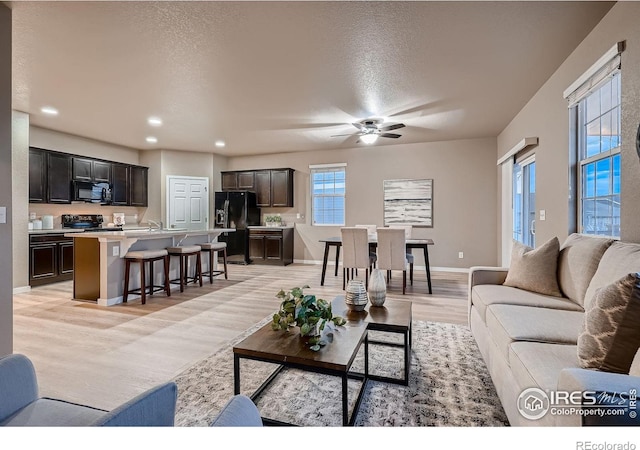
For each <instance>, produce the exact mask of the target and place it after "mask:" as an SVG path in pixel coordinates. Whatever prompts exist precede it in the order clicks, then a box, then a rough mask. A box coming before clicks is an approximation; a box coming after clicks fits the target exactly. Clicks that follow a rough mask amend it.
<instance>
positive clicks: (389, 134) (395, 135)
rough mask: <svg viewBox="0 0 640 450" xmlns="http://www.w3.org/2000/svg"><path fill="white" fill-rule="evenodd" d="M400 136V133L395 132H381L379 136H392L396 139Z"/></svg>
mask: <svg viewBox="0 0 640 450" xmlns="http://www.w3.org/2000/svg"><path fill="white" fill-rule="evenodd" d="M400 136H402V135H401V134H395V133H382V134H380V137H386V138H394V139H398V138H399V137H400Z"/></svg>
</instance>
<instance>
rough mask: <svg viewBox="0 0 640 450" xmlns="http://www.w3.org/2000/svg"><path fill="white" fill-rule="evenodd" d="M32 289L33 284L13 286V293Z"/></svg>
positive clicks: (21, 292)
mask: <svg viewBox="0 0 640 450" xmlns="http://www.w3.org/2000/svg"><path fill="white" fill-rule="evenodd" d="M30 290H31V286H20V287H16V288H13V293H14V294H23V293H25V292H29V291H30Z"/></svg>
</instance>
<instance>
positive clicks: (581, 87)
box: [564, 41, 625, 108]
mask: <svg viewBox="0 0 640 450" xmlns="http://www.w3.org/2000/svg"><path fill="white" fill-rule="evenodd" d="M624 47H625V42H624V41H621V42H618V43H617V44H616V45H614V46H613V47H611V48H610V49H609V51H608V52H607V53H605V54H604V55H602V57H601V58H600V59H599V60H598V61H596V63H595V64H593V65H592V66H591V67H590V68H589V70H587V71H586V72H585V73H583V74H582V75H581V76H580V77H579V78H578V79H577V80H576V81H574V82H573V83H572V84H571V86H569V87H568V88H567V89H566V90H565V91H564V98H565V99H567V102H568V107H569V108H572V107H574V106H575V105H576V104H578V103H579V102H580V100H582V99H583V98H585V97H586V96H587V95H588V94H589V93H590V92H592V91H594V90H595V89H596V88H598V87H600V85H601V84H602V83H603V82H604V81H605V80H607V79H608V78H609V77H610V76H612V75H613V74H615V73H616V72H617V71H618V70H619V69H620V67H621V61H622V58H621V56H620V54H621V53H622V52H623V51H624Z"/></svg>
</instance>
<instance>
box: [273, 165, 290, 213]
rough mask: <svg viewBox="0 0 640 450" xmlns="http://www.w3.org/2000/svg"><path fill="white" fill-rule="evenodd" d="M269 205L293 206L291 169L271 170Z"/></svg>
mask: <svg viewBox="0 0 640 450" xmlns="http://www.w3.org/2000/svg"><path fill="white" fill-rule="evenodd" d="M271 206H278V207H280V206H288V207H292V206H293V169H277V170H272V171H271Z"/></svg>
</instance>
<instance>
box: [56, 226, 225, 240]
mask: <svg viewBox="0 0 640 450" xmlns="http://www.w3.org/2000/svg"><path fill="white" fill-rule="evenodd" d="M234 231H236V230H235V228H210V229H208V230H187V229H186V228H180V229H163V230H144V229H143V230H139V229H138V230H135V229H134V230H123V231H85V232H84V233H69V234H68V235H67V234H65V236H67V237H73V238H94V239H95V238H98V239H103V240H105V241H123V240H126V239H136V240H143V239H166V238H168V237H183V236H187V237H189V236H205V235H216V236H218V235H220V234H222V233H232V232H234Z"/></svg>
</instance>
